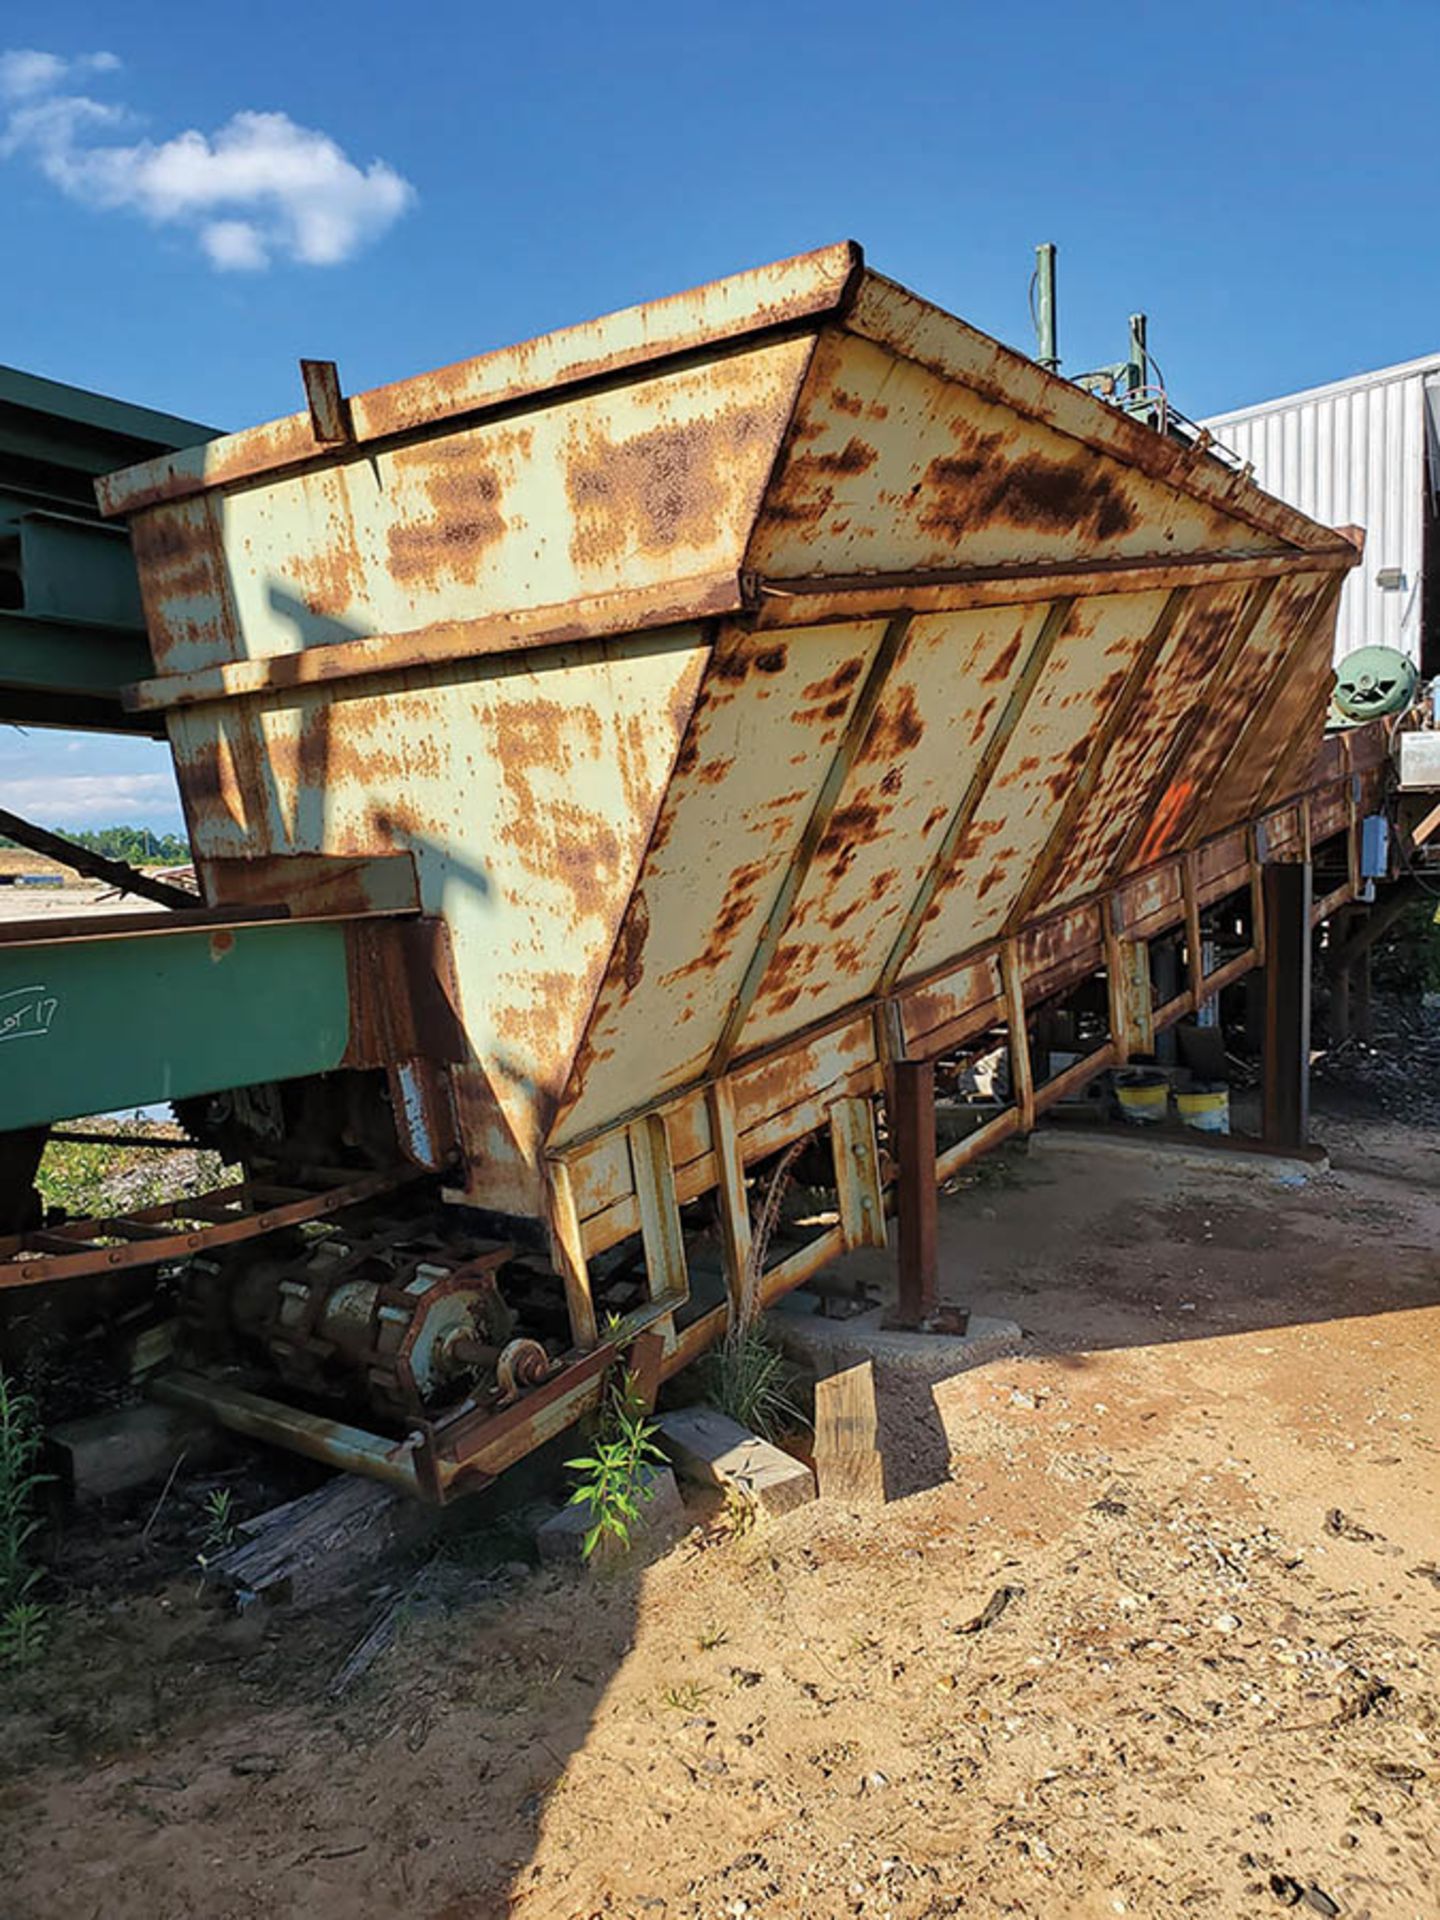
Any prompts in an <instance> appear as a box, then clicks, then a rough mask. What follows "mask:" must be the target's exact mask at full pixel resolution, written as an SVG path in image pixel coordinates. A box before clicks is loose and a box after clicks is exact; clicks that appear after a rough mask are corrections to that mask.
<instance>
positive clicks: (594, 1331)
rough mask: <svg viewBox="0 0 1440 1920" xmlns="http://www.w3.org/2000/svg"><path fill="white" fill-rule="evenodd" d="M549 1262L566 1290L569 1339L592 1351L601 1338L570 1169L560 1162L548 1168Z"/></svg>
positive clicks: (551, 1164) (585, 1350) (554, 1162)
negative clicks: (550, 1261)
mask: <svg viewBox="0 0 1440 1920" xmlns="http://www.w3.org/2000/svg"><path fill="white" fill-rule="evenodd" d="M549 1186H550V1195H549V1199H550V1221H549V1225H550V1258H551V1260H552V1262H553V1264H554V1266H555V1269H556V1271H557V1272H558V1273H559V1275H560V1278H561V1281H562V1283H563V1284H564V1287H565V1306H566V1310H567V1312H568V1313H569V1316H570V1338H571V1339H572V1340H573V1341H574V1343H575V1345H576V1346H577V1347H578V1348H579V1349H580V1350H581V1351H582V1352H587V1351H589V1350H591V1349H593V1348H594V1346H595V1345H596V1342H597V1341H598V1339H599V1337H600V1330H599V1327H598V1325H597V1323H596V1319H595V1299H594V1295H593V1294H592V1293H591V1291H590V1267H589V1264H588V1262H587V1261H586V1258H585V1235H584V1231H583V1230H582V1228H581V1224H580V1212H579V1209H578V1208H577V1206H576V1205H575V1189H574V1185H573V1183H572V1181H571V1178H570V1169H569V1167H568V1166H567V1165H566V1163H565V1162H564V1161H563V1160H552V1161H551V1162H550V1165H549Z"/></svg>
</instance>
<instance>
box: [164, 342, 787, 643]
mask: <svg viewBox="0 0 1440 1920" xmlns="http://www.w3.org/2000/svg"><path fill="white" fill-rule="evenodd" d="M809 354H810V342H809V341H808V340H805V339H799V340H785V341H780V342H778V343H773V344H771V345H768V346H764V347H759V348H755V349H753V350H752V351H750V352H748V353H743V354H737V355H735V356H734V357H733V358H732V359H730V360H727V361H725V362H722V363H720V364H718V365H717V364H716V363H714V362H711V363H707V364H706V365H704V366H701V367H698V368H689V369H686V370H682V371H678V372H672V373H667V374H657V375H654V376H652V377H651V378H650V379H648V380H645V381H642V382H641V383H640V384H639V385H638V386H636V387H622V388H620V389H619V390H618V391H615V390H605V391H602V392H599V393H592V394H589V395H583V396H577V397H574V398H571V399H568V400H566V401H562V402H556V403H554V404H552V405H549V406H542V407H537V408H535V409H534V410H533V411H531V412H528V413H526V414H525V415H524V416H523V418H520V419H508V420H499V421H492V422H487V423H485V424H482V425H479V426H475V427H461V428H457V429H456V430H455V431H454V432H452V433H449V434H446V435H445V436H444V437H443V438H438V439H437V438H423V439H418V440H415V441H412V442H408V443H401V444H399V445H397V446H394V447H388V448H385V449H382V450H381V451H379V452H377V453H375V454H373V455H371V456H370V457H369V458H367V459H353V458H352V459H348V460H344V461H336V462H335V463H334V464H331V465H328V466H324V467H319V468H315V469H313V470H311V471H308V472H304V471H302V472H297V473H290V474H284V475H281V476H280V477H278V478H276V479H274V480H271V481H267V482H265V483H263V484H259V485H256V486H253V487H249V488H243V489H239V490H237V491H233V492H229V493H226V494H223V495H218V494H217V495H214V496H211V498H212V499H213V500H214V501H216V502H218V505H217V506H216V508H215V511H216V513H217V515H218V519H219V523H220V526H219V538H220V541H221V542H222V543H223V549H224V553H225V558H226V571H227V576H228V607H227V602H226V600H225V599H224V598H222V597H220V596H216V597H215V598H214V599H213V601H212V602H211V618H210V619H209V621H208V622H207V621H205V620H204V619H203V618H197V617H196V610H195V607H194V604H193V601H192V600H191V599H190V598H188V597H186V598H185V599H184V600H183V601H182V602H181V603H180V604H182V605H183V608H184V622H185V624H184V630H183V632H181V631H178V630H176V629H175V628H174V626H173V625H172V620H171V617H170V615H169V614H168V612H167V610H166V608H165V607H163V606H159V607H157V608H156V609H155V617H154V619H153V620H152V625H151V633H152V640H153V644H154V650H155V655H156V660H157V663H158V664H159V665H160V666H161V667H162V669H163V670H164V671H166V672H173V673H180V672H185V671H189V670H191V669H194V668H197V667H207V666H215V665H219V664H221V663H223V662H225V661H229V660H234V659H261V658H273V657H274V656H276V655H284V654H289V653H296V652H299V651H300V650H301V649H303V648H306V647H323V646H328V645H330V644H332V643H333V642H335V641H337V640H349V639H356V638H360V637H363V636H366V635H370V634H377V633H383V634H402V633H408V632H413V631H415V630H416V629H423V628H426V627H430V626H434V625H437V624H439V623H442V622H444V623H449V622H459V623H464V622H466V621H474V620H476V619H478V618H479V617H481V616H482V615H484V614H488V613H493V612H495V611H497V610H502V609H503V610H505V611H507V612H515V611H519V610H524V609H529V608H534V607H545V606H564V605H565V603H567V602H569V601H573V600H578V599H582V598H585V597H586V596H588V595H593V594H597V593H600V592H602V591H604V592H617V593H618V592H624V591H625V590H626V589H629V588H635V587H640V586H646V587H654V586H655V585H656V584H657V582H663V581H672V582H674V583H675V585H676V586H677V587H678V586H680V585H681V583H683V582H685V581H687V580H691V579H696V578H701V577H704V576H706V575H709V574H712V573H714V572H717V571H719V570H720V569H722V568H724V567H729V568H731V569H732V570H735V571H737V572H738V569H739V566H740V561H741V557H742V554H743V550H744V543H745V536H746V534H747V532H748V530H749V528H750V526H751V524H752V523H753V521H754V518H755V514H756V512H757V510H758V508H759V504H760V496H761V493H762V491H763V489H764V486H765V482H766V479H767V478H768V475H769V470H770V462H771V459H772V457H773V453H774V448H775V445H776V442H777V441H778V439H779V437H780V434H781V432H782V431H783V429H784V425H785V422H786V420H787V419H788V418H789V415H790V412H791V409H792V407H793V406H794V402H795V396H796V393H797V390H798V386H799V382H800V378H801V376H802V374H803V372H804V370H805V366H806V363H807V361H808V358H809ZM193 516H194V507H193V504H192V503H188V502H187V503H184V504H180V505H173V506H165V507H160V508H157V509H155V514H154V517H155V519H156V520H158V521H159V522H160V523H161V525H162V528H163V525H164V523H165V522H167V521H168V520H170V519H171V518H172V517H174V518H176V519H191V518H193ZM153 537H154V536H153V534H152V538H153ZM187 558H188V556H187ZM183 583H184V576H183V572H182V573H181V575H180V576H179V578H178V579H177V587H176V590H177V592H178V590H179V587H180V586H182V585H183ZM232 610H233V611H232Z"/></svg>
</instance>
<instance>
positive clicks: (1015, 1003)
mask: <svg viewBox="0 0 1440 1920" xmlns="http://www.w3.org/2000/svg"><path fill="white" fill-rule="evenodd" d="M1000 974H1001V978H1002V979H1003V980H1004V983H1005V1031H1006V1033H1007V1035H1008V1036H1009V1042H1010V1091H1011V1093H1012V1094H1013V1096H1014V1099H1015V1110H1016V1112H1017V1113H1018V1115H1019V1117H1020V1131H1021V1132H1022V1133H1029V1131H1030V1129H1031V1128H1032V1127H1033V1126H1034V1124H1035V1063H1034V1061H1033V1060H1032V1059H1031V1058H1030V1028H1029V1026H1028V1025H1027V1024H1026V1020H1025V982H1024V980H1023V979H1022V978H1021V974H1020V947H1019V943H1018V941H1015V940H1007V941H1006V942H1005V945H1004V946H1003V947H1002V949H1001V952H1000Z"/></svg>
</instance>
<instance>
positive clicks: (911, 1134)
mask: <svg viewBox="0 0 1440 1920" xmlns="http://www.w3.org/2000/svg"><path fill="white" fill-rule="evenodd" d="M892 1071H893V1073H894V1088H895V1158H896V1162H897V1166H896V1172H895V1210H896V1213H897V1215H898V1219H899V1265H900V1301H899V1305H898V1307H897V1309H896V1312H895V1315H894V1320H893V1324H894V1325H895V1326H897V1327H922V1326H924V1325H925V1324H926V1322H927V1321H931V1320H933V1319H934V1317H935V1314H936V1311H937V1309H938V1306H939V1241H938V1234H939V1205H940V1203H939V1194H938V1192H937V1190H936V1185H935V1156H936V1148H935V1062H934V1061H933V1060H897V1061H896V1062H895V1065H894V1068H893V1070H892Z"/></svg>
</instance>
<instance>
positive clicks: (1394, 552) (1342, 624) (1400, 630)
mask: <svg viewBox="0 0 1440 1920" xmlns="http://www.w3.org/2000/svg"><path fill="white" fill-rule="evenodd" d="M1204 424H1205V425H1206V426H1207V427H1208V428H1209V429H1210V431H1211V432H1212V433H1213V434H1214V435H1215V438H1216V439H1217V440H1218V441H1219V442H1220V443H1221V445H1222V446H1224V447H1226V448H1228V449H1230V451H1231V452H1233V453H1234V454H1236V455H1237V456H1238V457H1239V459H1240V460H1241V461H1242V462H1246V463H1248V464H1249V465H1250V466H1252V467H1253V468H1254V472H1255V478H1256V480H1257V481H1258V482H1259V484H1260V485H1261V486H1262V487H1264V488H1265V490H1266V491H1267V492H1268V493H1273V494H1276V495H1277V496H1278V497H1279V498H1280V499H1282V500H1285V501H1288V502H1289V504H1290V505H1291V506H1295V507H1299V508H1300V509H1301V510H1302V511H1303V512H1305V513H1308V514H1310V515H1312V516H1313V517H1314V518H1315V519H1317V520H1320V521H1323V522H1324V523H1325V524H1326V525H1327V526H1332V527H1343V526H1359V527H1363V528H1364V529H1365V560H1364V564H1363V565H1362V566H1360V567H1357V568H1356V570H1355V572H1354V573H1352V574H1351V576H1350V578H1349V580H1348V581H1347V582H1346V584H1345V591H1344V596H1343V598H1342V599H1341V602H1340V620H1339V625H1338V627H1337V629H1336V634H1335V654H1336V658H1337V659H1339V658H1340V657H1341V656H1342V655H1344V654H1347V653H1352V652H1353V651H1354V650H1355V649H1356V648H1357V647H1365V646H1385V647H1398V648H1399V649H1400V650H1401V651H1402V652H1403V653H1407V654H1409V656H1410V657H1411V659H1413V660H1415V661H1417V662H1418V663H1419V665H1420V668H1421V671H1422V672H1424V673H1426V674H1433V673H1437V672H1440V595H1437V592H1436V589H1437V587H1440V581H1437V580H1436V578H1435V576H1436V574H1437V573H1440V550H1437V548H1436V546H1435V540H1436V528H1435V518H1436V502H1435V490H1436V485H1437V482H1440V458H1437V451H1440V442H1437V438H1436V435H1437V428H1440V354H1431V355H1429V356H1427V357H1426V358H1425V359H1423V360H1407V361H1404V362H1402V363H1401V364H1400V365H1399V366H1394V367H1382V368H1380V369H1379V371H1378V372H1375V373H1361V374H1356V375H1354V376H1353V377H1352V378H1351V379H1348V380H1336V381H1333V382H1332V383H1331V384H1330V385H1329V386H1324V387H1311V388H1309V389H1308V390H1307V391H1305V392H1303V393H1291V394H1285V395H1283V396H1282V397H1281V398H1280V399H1278V400H1267V401H1264V402H1262V403H1261V404H1260V405H1259V406H1254V407H1241V408H1239V409H1237V410H1236V411H1235V412H1233V413H1222V414H1217V415H1216V416H1215V417H1214V418H1213V419H1210V420H1207V421H1205V422H1204ZM1427 561H1428V562H1429V564H1427Z"/></svg>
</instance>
